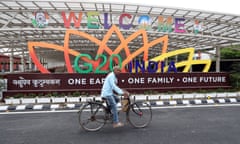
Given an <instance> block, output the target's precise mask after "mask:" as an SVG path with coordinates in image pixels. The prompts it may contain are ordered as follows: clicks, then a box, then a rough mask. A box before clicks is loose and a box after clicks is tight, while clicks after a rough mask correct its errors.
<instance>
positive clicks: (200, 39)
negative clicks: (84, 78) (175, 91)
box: [0, 0, 240, 61]
mask: <svg viewBox="0 0 240 144" xmlns="http://www.w3.org/2000/svg"><path fill="white" fill-rule="evenodd" d="M36 11H43V12H47V14H48V16H49V21H48V24H47V26H46V27H44V28H38V27H34V25H33V24H32V18H33V17H34V15H33V14H34V12H36ZM90 11H97V12H99V15H98V16H97V17H96V18H97V19H98V21H99V22H100V27H99V29H89V28H88V27H87V22H88V21H87V12H90ZM62 12H65V13H66V15H67V17H68V16H69V13H70V12H74V13H75V16H76V18H78V14H79V13H80V12H82V21H81V26H80V27H78V28H76V27H74V25H73V24H71V26H70V28H71V29H75V30H78V31H83V32H85V33H88V34H90V35H91V36H94V37H96V38H98V39H99V40H102V39H103V38H104V35H105V34H106V33H107V32H108V29H106V28H104V19H106V17H105V18H104V13H108V15H107V17H108V23H109V24H114V25H116V26H117V27H118V28H119V30H120V31H121V33H122V35H123V36H124V38H126V37H128V36H129V35H131V34H133V33H134V32H136V31H137V30H139V18H140V16H142V15H148V16H149V17H150V18H151V24H150V25H151V30H148V33H147V35H148V41H152V40H154V39H157V38H159V37H162V36H164V35H168V37H169V40H168V51H172V50H176V49H180V48H186V47H194V48H195V50H196V51H208V50H214V49H215V48H222V47H226V46H231V45H237V44H240V16H239V15H230V14H224V13H214V12H208V11H199V10H190V9H180V8H170V7H158V6H150V5H137V4H121V3H109V2H108V3H105V2H94V3H93V2H88V1H84V2H79V1H78V0H50V1H47V0H2V1H0V53H1V54H4V55H10V54H11V53H13V55H23V56H24V57H25V58H28V57H29V56H28V55H29V52H28V41H42V42H48V43H51V44H57V45H61V46H62V45H64V36H65V32H66V30H67V29H68V28H66V27H65V26H64V21H63V18H62ZM123 13H128V14H130V15H131V18H128V19H127V20H126V19H124V20H123V23H124V24H125V25H127V24H132V27H131V28H129V29H123V28H120V24H119V21H120V20H119V18H120V15H121V14H123ZM158 16H163V17H164V20H165V21H166V20H167V18H168V17H172V18H173V24H172V27H173V31H172V32H163V31H159V30H158ZM176 18H180V19H184V21H182V23H181V24H184V29H185V31H186V32H185V33H179V32H174V26H175V25H176V21H175V20H174V19H176ZM195 20H198V21H199V25H200V26H201V30H200V32H199V33H197V34H196V33H194V32H193V27H194V24H195ZM119 41H120V40H119V38H118V37H117V36H116V34H113V36H112V37H111V38H110V39H109V40H108V42H107V45H108V46H109V47H111V48H112V49H115V48H116V47H117V46H118V45H119V43H120V42H119ZM139 45H143V42H142V39H141V36H140V37H139V38H137V39H135V40H133V41H132V42H131V43H129V47H130V48H131V51H133V50H136V49H137V48H139ZM69 47H71V49H74V50H76V51H81V52H85V53H90V54H91V53H96V51H97V49H98V45H96V44H94V43H92V42H91V41H90V40H87V39H83V38H79V37H74V36H73V37H72V39H71V40H70V41H69ZM36 52H37V53H38V55H40V56H42V57H45V58H53V59H55V60H56V61H63V53H62V52H57V51H56V50H53V49H52V50H51V49H39V50H37V51H36ZM156 52H159V46H156V47H153V48H152V51H151V52H149V55H152V56H154V55H156Z"/></svg>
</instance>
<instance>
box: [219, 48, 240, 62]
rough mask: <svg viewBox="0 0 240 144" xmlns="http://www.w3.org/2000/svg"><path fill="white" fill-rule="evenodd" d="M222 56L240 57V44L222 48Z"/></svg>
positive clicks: (227, 57) (226, 57) (225, 57)
mask: <svg viewBox="0 0 240 144" xmlns="http://www.w3.org/2000/svg"><path fill="white" fill-rule="evenodd" d="M238 49H239V50H238ZM221 58H223V59H239V58H240V46H235V47H226V48H222V49H221Z"/></svg>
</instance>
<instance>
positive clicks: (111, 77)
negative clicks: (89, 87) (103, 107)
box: [101, 66, 129, 128]
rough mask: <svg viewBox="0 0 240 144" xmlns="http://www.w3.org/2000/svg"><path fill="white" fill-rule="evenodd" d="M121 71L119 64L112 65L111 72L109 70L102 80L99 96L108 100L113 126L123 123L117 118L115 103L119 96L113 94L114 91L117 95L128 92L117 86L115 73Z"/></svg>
mask: <svg viewBox="0 0 240 144" xmlns="http://www.w3.org/2000/svg"><path fill="white" fill-rule="evenodd" d="M119 73H121V69H120V67H119V66H114V67H113V72H110V73H109V74H108V75H107V76H106V78H105V81H104V84H103V86H102V90H101V97H102V98H105V99H106V100H107V102H108V104H109V105H110V107H111V112H112V114H113V127H114V128H116V127H121V126H123V125H124V124H123V123H122V122H119V119H118V111H117V103H118V102H119V98H118V97H117V96H116V95H114V93H113V92H114V91H115V92H116V93H117V94H119V95H124V96H128V95H129V93H128V92H127V91H126V90H123V89H121V88H119V87H118V86H117V77H116V76H117V75H118V74H119Z"/></svg>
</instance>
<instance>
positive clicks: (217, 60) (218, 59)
mask: <svg viewBox="0 0 240 144" xmlns="http://www.w3.org/2000/svg"><path fill="white" fill-rule="evenodd" d="M220 61H221V53H220V48H219V47H216V72H220Z"/></svg>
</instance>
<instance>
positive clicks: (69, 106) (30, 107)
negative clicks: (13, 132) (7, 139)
mask: <svg viewBox="0 0 240 144" xmlns="http://www.w3.org/2000/svg"><path fill="white" fill-rule="evenodd" d="M137 102H140V103H142V105H143V106H144V103H145V102H146V101H137ZM147 102H148V103H149V104H150V105H151V106H152V107H161V106H183V105H208V104H233V103H240V97H237V98H218V99H189V100H180V99H179V100H165V101H161V100H160V101H147ZM82 104H83V103H64V104H20V105H3V106H0V112H12V111H52V110H74V109H79V108H80V107H81V105H82ZM118 107H121V103H118Z"/></svg>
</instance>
